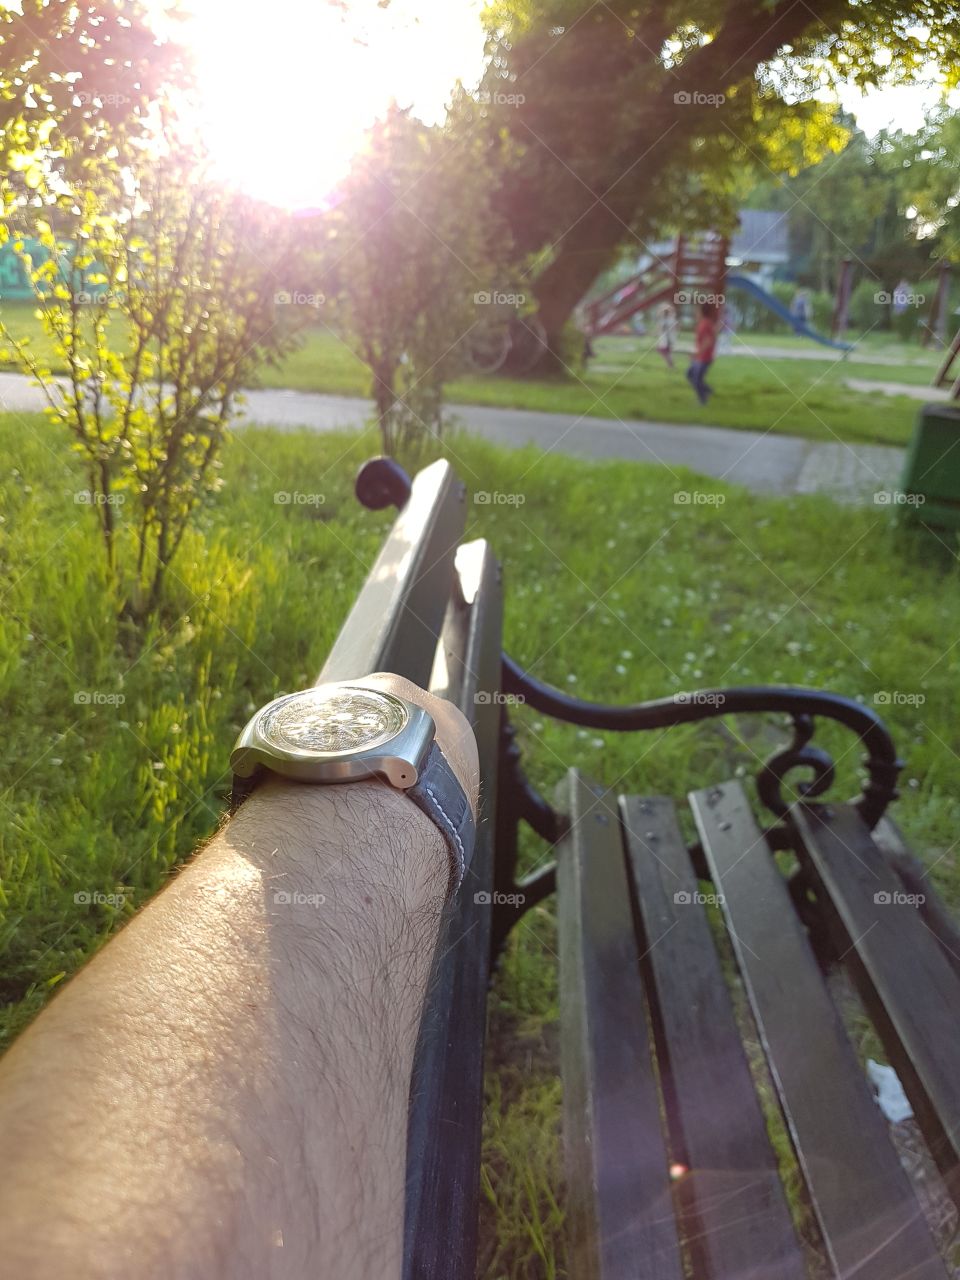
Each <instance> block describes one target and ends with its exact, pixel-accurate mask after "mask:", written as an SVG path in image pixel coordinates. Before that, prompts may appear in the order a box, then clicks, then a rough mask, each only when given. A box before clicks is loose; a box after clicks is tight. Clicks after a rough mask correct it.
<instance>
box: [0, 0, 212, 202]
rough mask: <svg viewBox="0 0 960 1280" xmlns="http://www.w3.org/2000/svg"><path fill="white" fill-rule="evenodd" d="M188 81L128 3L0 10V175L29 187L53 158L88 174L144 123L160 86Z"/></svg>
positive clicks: (178, 57) (179, 59)
mask: <svg viewBox="0 0 960 1280" xmlns="http://www.w3.org/2000/svg"><path fill="white" fill-rule="evenodd" d="M187 80H188V74H187V66H186V62H185V58H184V53H183V50H182V49H181V48H180V47H179V46H178V45H177V44H176V43H175V42H173V41H170V40H167V41H163V42H161V41H160V40H158V38H157V36H156V35H155V34H154V31H153V29H152V27H151V25H150V23H149V21H148V18H147V14H146V10H145V9H144V8H143V6H142V5H141V4H139V3H137V2H136V0H83V3H74V0H21V4H20V7H19V11H17V10H15V9H13V8H10V7H8V6H6V5H4V6H2V7H0V169H2V170H3V171H4V172H6V171H13V172H14V173H20V174H22V175H23V177H24V181H25V184H26V186H27V187H28V188H36V187H37V186H39V184H40V182H41V180H42V177H43V173H44V169H45V167H46V166H48V165H49V164H50V163H51V161H53V160H54V159H56V160H57V161H59V163H60V164H61V165H68V166H71V167H72V168H73V169H74V170H76V169H78V168H82V167H83V166H84V165H87V166H89V165H90V164H91V163H93V162H95V161H96V160H97V159H98V158H101V157H103V156H105V155H108V154H110V153H111V151H113V152H115V151H116V148H117V146H118V144H119V142H120V140H121V138H122V136H123V135H124V133H125V132H128V131H130V130H133V131H136V130H137V129H138V128H139V126H140V125H141V124H142V123H144V122H145V121H146V119H147V118H148V116H149V114H150V112H151V109H152V107H153V104H155V103H156V101H157V100H158V98H159V97H160V96H161V94H162V92H163V90H164V88H165V86H168V85H171V84H179V85H184V84H186V83H187Z"/></svg>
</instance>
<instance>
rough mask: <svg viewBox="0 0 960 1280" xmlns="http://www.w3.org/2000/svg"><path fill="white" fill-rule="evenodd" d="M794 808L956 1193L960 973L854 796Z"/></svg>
mask: <svg viewBox="0 0 960 1280" xmlns="http://www.w3.org/2000/svg"><path fill="white" fill-rule="evenodd" d="M793 814H794V821H795V823H796V825H797V829H798V831H799V833H800V836H801V839H802V841H803V844H804V846H805V848H806V857H807V859H808V860H809V864H810V869H811V870H812V872H813V874H814V876H815V878H816V880H817V882H818V883H819V885H820V886H821V888H822V890H823V891H824V893H825V894H826V895H827V896H828V899H829V903H830V904H832V908H833V910H832V919H833V922H834V925H835V927H837V928H838V931H839V932H840V935H841V936H840V937H839V938H838V945H839V946H840V950H841V951H843V952H845V953H846V954H845V957H844V958H845V961H846V962H847V963H848V964H849V965H850V968H851V972H852V973H853V976H854V978H855V980H856V981H857V984H858V986H859V988H860V993H861V996H862V998H863V1000H864V1003H865V1004H866V1005H867V1008H868V1010H869V1012H870V1014H871V1016H872V1017H873V1019H874V1021H875V1022H876V1024H877V1029H878V1031H879V1032H880V1035H881V1037H882V1039H883V1040H884V1043H885V1046H886V1049H887V1052H888V1053H889V1055H890V1059H891V1062H892V1063H893V1066H894V1067H895V1069H896V1071H897V1074H898V1075H899V1076H900V1079H901V1080H902V1082H903V1086H904V1089H905V1090H906V1092H907V1095H908V1097H909V1098H910V1101H911V1103H912V1105H913V1109H914V1112H915V1113H916V1115H917V1119H918V1121H919V1123H920V1125H921V1127H922V1128H923V1130H924V1135H925V1137H926V1138H927V1141H928V1143H929V1144H930V1147H931V1150H932V1151H933V1154H934V1157H935V1158H936V1160H937V1162H938V1163H939V1165H940V1167H941V1169H943V1170H944V1171H945V1172H946V1173H947V1174H948V1175H951V1176H950V1177H948V1182H949V1184H950V1185H951V1187H952V1190H953V1195H954V1198H955V1199H957V1198H958V1196H960V1186H958V1181H960V1179H958V1178H957V1176H956V1171H957V1164H958V1156H960V1071H958V1069H957V1064H958V1063H960V977H958V975H957V973H956V971H955V970H954V969H953V968H952V966H951V965H950V964H949V963H948V962H947V959H946V957H945V955H944V953H943V951H942V949H941V947H940V945H939V943H938V942H937V940H936V938H935V937H934V936H933V934H932V933H931V932H930V930H929V929H928V928H927V926H926V925H925V924H924V922H923V920H922V919H921V917H920V914H919V912H918V911H917V909H916V907H915V906H913V905H911V904H910V903H909V902H906V901H904V900H903V898H904V897H905V894H904V889H903V885H902V884H901V882H900V880H899V878H898V877H897V875H896V874H895V872H894V871H893V869H892V868H891V867H890V866H889V864H888V863H887V861H886V860H885V859H884V857H883V855H882V853H881V852H880V850H879V849H878V848H877V846H876V845H875V844H874V842H873V840H872V839H871V836H870V832H869V831H868V829H867V827H866V826H865V824H864V823H863V822H862V821H861V819H860V817H859V816H858V815H857V813H856V812H855V811H854V810H853V809H851V808H850V806H849V805H835V806H827V805H814V804H811V805H798V806H796V808H795V809H794V811H793Z"/></svg>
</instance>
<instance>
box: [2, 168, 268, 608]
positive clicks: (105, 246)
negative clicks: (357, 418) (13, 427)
mask: <svg viewBox="0 0 960 1280" xmlns="http://www.w3.org/2000/svg"><path fill="white" fill-rule="evenodd" d="M108 176H109V171H108V170H107V169H106V168H102V169H101V172H100V178H99V181H98V184H97V189H96V191H95V192H94V191H93V190H91V189H89V188H88V189H85V190H83V191H75V192H73V193H71V194H70V195H61V197H60V199H59V200H58V201H57V204H56V208H57V211H58V214H59V217H58V219H57V222H58V229H57V230H55V229H54V226H53V225H52V220H51V219H50V218H49V217H43V216H37V215H36V213H35V211H33V210H26V211H22V212H21V215H20V216H21V229H22V230H24V231H29V232H30V233H31V234H32V235H33V236H36V237H37V238H38V239H39V241H40V244H41V245H42V247H43V251H44V252H43V254H42V255H40V254H37V259H38V260H37V261H34V260H33V259H32V258H30V257H28V258H26V261H25V265H26V267H27V269H28V271H29V274H30V278H31V279H32V281H33V283H34V287H35V290H36V296H37V301H38V304H39V308H40V315H41V318H42V321H43V325H44V328H45V330H46V333H47V334H48V335H49V337H50V338H51V339H52V345H53V350H54V353H55V356H56V358H57V361H58V363H62V364H64V365H65V366H66V368H67V370H68V374H67V378H66V387H65V388H64V389H61V386H60V385H59V384H58V383H57V381H56V380H55V379H53V378H52V377H51V374H50V371H49V369H47V368H45V367H43V365H42V363H41V362H39V361H38V360H37V359H36V358H35V357H34V356H33V354H32V352H31V350H30V347H29V345H28V343H26V342H24V341H22V340H18V338H17V337H16V335H14V334H11V333H10V332H8V331H7V330H6V329H5V327H4V326H3V325H2V324H0V336H2V337H3V338H4V340H5V341H6V343H7V344H8V345H9V346H10V348H11V349H13V350H15V351H16V352H17V354H18V357H19V362H20V364H21V366H22V367H23V368H24V369H25V370H26V371H28V372H30V373H31V374H33V375H34V377H35V378H37V380H38V381H39V382H40V384H41V385H42V386H43V387H44V389H45V391H46V394H47V399H48V402H49V409H48V413H49V415H50V417H51V418H52V419H53V420H54V421H55V422H57V423H59V424H60V425H62V426H63V427H65V428H66V429H67V431H68V432H69V433H70V434H71V436H72V437H73V441H74V447H75V449H76V451H77V452H78V454H79V455H80V457H81V458H82V460H83V464H84V467H85V469H86V473H87V477H88V484H89V490H88V492H87V494H86V495H85V497H84V500H85V501H86V502H88V503H89V505H90V506H91V507H92V508H93V509H94V511H95V513H96V516H97V519H98V521H99V524H100V530H101V534H102V541H103V547H104V553H105V557H106V561H107V565H108V568H109V569H110V571H111V573H112V574H113V576H114V579H115V581H116V585H117V588H118V593H119V598H120V602H121V609H122V611H123V612H124V613H125V614H126V615H128V616H130V617H132V618H133V619H135V620H137V621H142V620H144V619H145V618H147V617H148V616H150V615H151V614H153V613H154V612H155V611H156V610H157V609H158V608H159V607H160V605H161V603H162V596H163V588H164V584H165V579H166V576H167V573H168V571H169V569H170V566H171V564H172V562H173V560H174V558H175V556H176V554H177V552H178V550H179V548H180V544H181V542H182V539H183V536H184V533H185V531H186V529H187V527H188V525H189V523H190V521H191V518H192V517H193V515H194V513H195V511H196V509H197V507H198V505H199V504H200V503H201V502H202V501H203V499H204V497H205V496H206V495H208V494H210V493H213V492H215V491H216V489H217V488H218V486H219V483H220V482H219V474H218V470H219V459H218V455H219V452H220V448H221V445H222V443H223V440H224V436H225V432H226V429H227V427H228V425H229V423H230V421H231V418H232V417H233V415H234V414H235V412H236V409H237V404H238V397H239V394H240V390H241V388H242V387H243V386H245V385H249V382H250V380H251V377H252V375H253V372H254V370H255V368H256V366H257V365H258V364H259V363H260V362H261V361H263V360H264V359H272V358H275V357H277V356H279V355H281V354H283V353H284V352H285V351H286V350H287V348H288V347H289V345H290V343H291V342H292V341H293V334H292V331H291V324H290V313H291V309H290V308H279V309H278V308H277V307H276V305H275V301H276V298H277V295H278V287H279V286H280V285H282V284H283V283H284V282H285V280H286V279H287V278H288V271H289V262H288V260H287V259H288V252H289V235H288V231H287V228H286V223H285V220H284V219H283V218H282V217H281V215H279V214H277V212H276V211H274V210H271V209H268V208H265V207H263V206H260V205H258V204H256V203H255V202H253V201H251V200H249V199H246V198H244V197H240V196H237V195H234V194H232V193H230V192H227V191H224V190H223V189H222V187H221V186H220V185H219V184H217V183H214V182H212V181H210V180H208V179H207V178H205V176H204V174H203V173H202V171H201V170H200V169H199V168H198V165H197V163H196V161H195V160H194V159H193V158H192V157H190V156H182V155H179V154H168V155H166V156H158V155H156V154H151V155H149V157H148V156H147V155H146V154H145V155H144V157H143V159H142V162H141V165H140V168H139V169H138V170H137V171H132V170H130V169H125V170H124V171H122V172H121V171H120V170H115V171H114V172H113V175H112V180H108ZM65 228H68V229H69V230H68V231H66V232H65ZM23 243H24V242H23V240H22V239H20V240H17V241H15V247H16V246H18V245H19V247H20V250H21V252H24V249H23ZM278 311H279V314H278Z"/></svg>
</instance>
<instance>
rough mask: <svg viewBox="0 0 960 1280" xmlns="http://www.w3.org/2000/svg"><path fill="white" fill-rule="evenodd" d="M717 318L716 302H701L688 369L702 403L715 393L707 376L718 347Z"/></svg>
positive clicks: (689, 376) (690, 379)
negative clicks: (708, 384) (709, 385)
mask: <svg viewBox="0 0 960 1280" xmlns="http://www.w3.org/2000/svg"><path fill="white" fill-rule="evenodd" d="M717 320H718V309H717V306H716V303H713V302H703V303H701V304H700V319H699V320H698V321H697V327H696V329H695V330H694V335H693V359H692V360H691V362H690V368H689V369H688V370H687V381H688V382H689V383H690V385H691V387H693V389H694V391H695V392H696V393H697V399H698V400H699V401H700V403H701V404H706V403H707V400H708V399H709V398H710V396H712V395H713V388H712V387H708V386H707V383H706V377H707V370H708V369H709V368H710V366H711V365H712V364H713V357H714V353H715V351H716V349H717Z"/></svg>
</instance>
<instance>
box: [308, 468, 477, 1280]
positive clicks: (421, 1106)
mask: <svg viewBox="0 0 960 1280" xmlns="http://www.w3.org/2000/svg"><path fill="white" fill-rule="evenodd" d="M378 465H379V466H380V467H382V468H384V469H388V468H389V466H390V464H389V463H387V462H385V461H383V460H378V461H377V462H375V463H372V464H367V468H365V475H364V473H362V475H361V479H362V480H363V479H365V481H366V484H367V485H368V486H369V484H370V479H371V476H370V470H369V468H371V467H374V468H375V467H377V466H378ZM387 475H388V477H389V471H387ZM375 476H376V473H374V478H375ZM358 492H360V496H361V498H362V499H363V498H364V496H365V495H364V493H363V491H362V489H361V486H360V482H358ZM395 497H398V498H399V499H400V500H401V501H402V499H403V495H402V493H400V494H396V495H394V494H390V493H388V492H386V491H385V492H384V499H385V500H384V501H382V502H373V503H371V502H369V501H368V505H386V501H391V500H394V498H395ZM465 524H466V501H465V493H464V487H463V485H462V484H461V483H460V481H459V480H457V478H456V476H455V475H454V473H453V471H452V469H451V467H450V465H449V463H447V462H445V461H440V462H435V463H433V465H432V466H429V467H427V468H425V469H424V470H423V471H421V472H420V473H419V474H418V475H417V476H416V478H415V479H414V481H413V485H412V489H411V491H410V495H409V497H408V498H407V499H406V501H405V502H404V504H403V506H402V508H401V510H400V513H399V515H398V516H397V518H396V520H395V521H394V524H393V528H392V529H391V531H390V533H389V535H388V536H387V539H386V541H385V543H384V545H383V548H382V549H381V551H380V554H379V555H378V557H377V559H376V561H375V563H374V565H373V567H372V568H371V570H370V573H369V574H368V576H367V580H366V583H365V584H364V586H363V588H362V590H361V592H360V594H359V596H358V597H357V600H356V602H355V604H354V606H353V608H352V609H351V611H350V614H349V616H348V617H347V620H346V622H345V623H344V625H343V627H342V629H341V631H340V634H339V636H338V638H337V641H336V643H335V644H334V646H333V649H332V650H331V652H330V655H329V657H328V658H327V661H326V663H325V664H324V667H323V670H322V671H321V673H320V676H319V680H321V681H324V680H348V679H352V678H355V677H359V676H363V675H367V674H369V673H371V672H373V671H392V672H395V673H396V674H398V675H402V676H406V677H408V678H409V679H411V680H414V681H416V683H417V684H419V685H421V686H422V687H424V688H429V689H430V690H431V691H432V692H434V693H438V694H441V695H442V696H444V697H446V698H448V699H449V700H450V701H451V702H453V703H455V704H456V705H457V706H458V707H459V708H460V709H461V711H463V713H464V714H465V715H466V716H467V718H468V719H469V720H471V721H472V723H473V726H474V730H475V732H476V735H477V744H478V748H479V753H480V814H479V818H480V821H479V822H478V828H477V846H476V851H475V854H474V859H473V864H472V867H471V869H470V871H469V873H468V875H467V878H466V879H465V880H464V883H463V886H462V887H461V890H460V893H459V895H458V897H457V900H456V902H455V903H454V904H452V906H451V907H450V908H449V909H448V911H447V914H446V916H445V919H444V922H443V926H442V928H441V931H440V940H439V943H438V945H437V951H436V955H435V958H434V967H433V974H432V977H431V982H430V989H429V995H428V999H427V1005H426V1008H425V1011H424V1017H423V1022H422V1025H421V1029H420V1039H419V1043H418V1046H417V1054H416V1061H415V1066H414V1075H413V1082H412V1086H411V1095H410V1115H409V1128H408V1145H407V1197H406V1227H405V1241H404V1271H403V1274H404V1277H405V1280H414V1277H415V1278H416V1280H432V1278H433V1277H441V1276H442V1277H444V1280H456V1278H457V1277H464V1280H466V1277H472V1276H473V1275H474V1273H475V1268H476V1252H477V1205H478V1201H479V1183H480V1140H481V1122H482V1102H483V1053H484V1028H485V1021H486V999H487V982H488V978H489V970H490V924H491V909H490V905H489V900H490V894H491V892H492V882H493V830H494V820H495V809H496V783H497V753H498V741H499V734H500V725H499V719H500V714H499V713H500V701H499V698H498V697H497V694H498V692H499V688H500V653H501V632H502V599H501V590H500V571H499V567H498V565H497V563H496V561H495V560H494V558H493V556H492V554H491V552H490V549H489V547H488V545H487V544H486V542H484V541H482V540H478V541H474V542H469V543H465V544H463V545H460V539H461V537H462V536H463V532H464V527H465ZM478 695H479V696H478ZM478 895H479V898H480V900H478ZM484 896H485V897H486V901H484V900H483V898H484Z"/></svg>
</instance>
